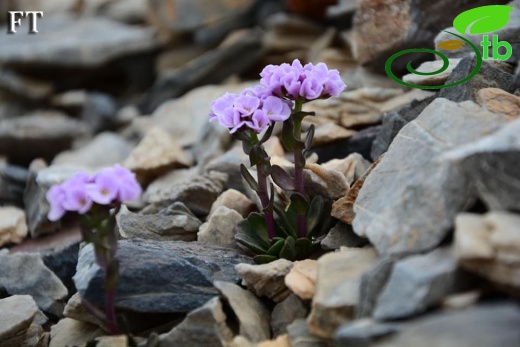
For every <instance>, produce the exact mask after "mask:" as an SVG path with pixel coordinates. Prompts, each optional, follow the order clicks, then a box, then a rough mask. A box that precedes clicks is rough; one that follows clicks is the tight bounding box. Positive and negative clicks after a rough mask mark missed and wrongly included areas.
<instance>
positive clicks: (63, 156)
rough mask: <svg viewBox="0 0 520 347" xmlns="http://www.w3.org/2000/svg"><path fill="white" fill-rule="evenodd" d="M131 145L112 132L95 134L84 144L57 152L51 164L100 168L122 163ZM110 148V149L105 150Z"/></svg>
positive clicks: (130, 149)
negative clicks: (73, 148)
mask: <svg viewBox="0 0 520 347" xmlns="http://www.w3.org/2000/svg"><path fill="white" fill-rule="evenodd" d="M132 147H133V146H132V145H131V144H130V143H128V141H126V140H125V139H123V138H122V137H121V136H119V135H117V134H114V133H112V132H103V133H101V134H99V135H96V137H94V138H93V139H92V140H91V141H90V142H89V143H87V144H86V145H84V146H82V147H80V148H78V149H75V150H71V151H65V152H61V153H60V154H58V155H57V156H56V157H55V158H54V160H53V161H52V165H75V166H86V167H89V168H93V169H100V168H103V167H106V166H112V165H114V164H120V163H122V162H123V161H124V160H125V159H126V158H127V157H128V155H129V154H130V152H131V151H132ZM108 148H110V150H107V149H108Z"/></svg>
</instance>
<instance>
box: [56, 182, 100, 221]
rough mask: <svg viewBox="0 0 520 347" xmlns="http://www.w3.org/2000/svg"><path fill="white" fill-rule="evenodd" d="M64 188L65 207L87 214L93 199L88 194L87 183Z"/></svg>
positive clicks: (68, 209)
mask: <svg viewBox="0 0 520 347" xmlns="http://www.w3.org/2000/svg"><path fill="white" fill-rule="evenodd" d="M64 190H65V196H66V199H65V201H64V202H63V207H64V208H65V209H66V210H67V211H74V212H78V213H79V214H85V213H87V212H88V210H90V208H91V207H92V203H93V201H92V199H91V198H90V196H88V194H87V190H86V185H70V186H69V187H68V188H64Z"/></svg>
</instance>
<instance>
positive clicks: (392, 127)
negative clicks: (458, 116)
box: [370, 96, 436, 160]
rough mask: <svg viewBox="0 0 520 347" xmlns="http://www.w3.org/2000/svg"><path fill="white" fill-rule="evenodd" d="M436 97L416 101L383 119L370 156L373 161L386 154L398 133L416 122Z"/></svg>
mask: <svg viewBox="0 0 520 347" xmlns="http://www.w3.org/2000/svg"><path fill="white" fill-rule="evenodd" d="M435 97H436V96H431V97H429V98H426V99H423V100H421V101H417V100H414V101H412V103H411V104H410V105H407V106H404V107H402V108H400V109H399V110H397V111H393V112H389V113H387V114H386V115H385V116H384V117H383V126H382V127H381V130H380V131H379V133H378V134H377V137H376V139H375V140H374V143H373V145H372V150H371V152H370V156H371V157H372V159H373V160H376V159H377V158H379V156H380V155H381V154H383V153H385V152H386V151H387V150H388V147H390V144H391V143H392V141H393V140H394V138H395V137H396V136H397V133H399V131H401V129H402V128H403V127H404V126H405V125H406V124H408V123H409V122H411V121H413V120H415V118H417V117H418V116H419V114H421V112H422V111H423V110H424V109H425V108H426V106H428V105H429V104H430V103H431V102H432V101H433V100H435Z"/></svg>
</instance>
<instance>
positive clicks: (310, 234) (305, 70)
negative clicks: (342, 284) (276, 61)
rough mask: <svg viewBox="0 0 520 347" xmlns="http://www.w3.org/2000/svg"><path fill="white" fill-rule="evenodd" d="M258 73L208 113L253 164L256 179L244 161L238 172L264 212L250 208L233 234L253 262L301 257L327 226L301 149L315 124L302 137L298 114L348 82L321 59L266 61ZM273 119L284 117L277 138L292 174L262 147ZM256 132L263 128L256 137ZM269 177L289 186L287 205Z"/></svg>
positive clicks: (324, 206) (306, 146)
mask: <svg viewBox="0 0 520 347" xmlns="http://www.w3.org/2000/svg"><path fill="white" fill-rule="evenodd" d="M260 77H261V79H260V85H257V86H255V87H253V88H247V89H246V90H244V91H243V92H242V93H240V94H232V93H226V94H225V95H223V96H222V97H220V98H218V99H216V100H214V101H213V102H212V103H211V111H212V112H211V113H210V116H209V117H210V121H218V123H219V124H220V125H222V126H224V127H226V128H228V129H229V131H230V133H231V134H233V135H234V137H235V138H236V139H237V140H240V141H242V145H243V149H244V152H245V153H246V154H247V155H249V159H250V165H251V167H253V166H256V172H257V179H256V180H255V179H254V178H253V177H252V175H251V174H250V172H249V171H248V170H247V168H246V167H245V166H244V165H241V172H242V175H243V176H244V178H245V180H246V181H247V183H248V184H249V186H250V187H251V188H252V189H253V190H255V191H256V192H257V194H258V197H259V199H260V202H261V204H262V209H263V211H262V212H263V214H264V216H263V218H262V216H260V215H259V214H256V213H252V214H251V215H250V216H249V217H248V218H247V219H246V220H244V221H243V222H242V223H240V224H239V226H238V232H237V235H236V239H237V241H238V244H239V245H240V246H241V247H243V248H246V249H248V250H250V251H252V252H253V253H255V254H256V256H255V258H254V259H255V261H257V262H269V261H272V260H275V259H277V258H279V257H282V258H287V259H290V260H294V259H302V258H305V257H308V256H309V255H310V254H311V253H312V252H313V251H314V250H315V249H316V247H315V246H316V245H317V244H318V241H317V240H318V237H319V236H320V235H322V234H323V233H324V232H327V231H328V229H327V228H329V226H330V223H329V221H330V203H329V202H327V201H324V200H323V199H322V198H321V197H319V196H316V197H313V198H312V199H311V197H309V196H307V195H306V193H305V187H304V176H303V174H304V168H305V164H306V160H305V154H306V153H307V151H308V150H309V149H310V147H311V144H312V139H313V136H314V126H312V125H311V126H310V127H309V128H308V130H307V134H306V136H305V139H302V132H303V131H302V120H303V118H304V117H306V116H309V115H314V114H312V113H309V112H304V111H302V107H303V105H304V104H305V103H307V102H310V101H313V100H316V99H326V98H329V97H337V96H339V94H340V93H341V92H342V91H343V90H344V89H345V88H346V85H345V83H344V82H343V81H342V80H341V77H340V75H339V72H338V71H337V70H329V69H328V68H327V66H326V65H325V64H324V63H319V64H317V65H313V64H311V63H309V64H306V65H305V66H303V65H302V64H301V63H300V61H299V60H298V59H296V60H294V61H293V62H292V64H287V63H284V64H281V65H268V66H266V67H265V68H264V69H263V71H262V72H261V73H260ZM276 122H282V123H283V127H282V134H281V141H282V144H283V146H284V148H285V150H287V151H288V152H292V153H293V157H294V175H292V176H291V175H290V173H289V172H287V171H286V170H284V169H283V168H282V167H280V166H277V165H271V164H270V158H269V156H268V155H267V153H266V151H265V149H264V147H263V144H264V143H265V142H266V141H267V140H268V139H269V137H270V136H271V134H272V131H273V127H274V124H275V123H276ZM260 133H264V134H263V136H262V137H261V138H260V139H259V136H258V135H259V134H260ZM269 177H271V179H272V180H273V181H274V182H275V183H276V184H277V185H278V186H279V187H280V188H282V189H283V190H285V191H287V192H291V198H290V199H291V202H290V204H289V206H284V205H281V204H280V203H275V202H274V186H273V184H272V183H269V189H268V178H269ZM275 212H276V219H275V215H274V213H275ZM329 229H330V228H329Z"/></svg>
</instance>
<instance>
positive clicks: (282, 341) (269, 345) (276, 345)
mask: <svg viewBox="0 0 520 347" xmlns="http://www.w3.org/2000/svg"><path fill="white" fill-rule="evenodd" d="M256 347H292V346H291V344H290V343H289V336H287V334H285V335H280V336H278V337H277V338H276V339H274V340H268V341H263V342H260V343H258V344H256Z"/></svg>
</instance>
